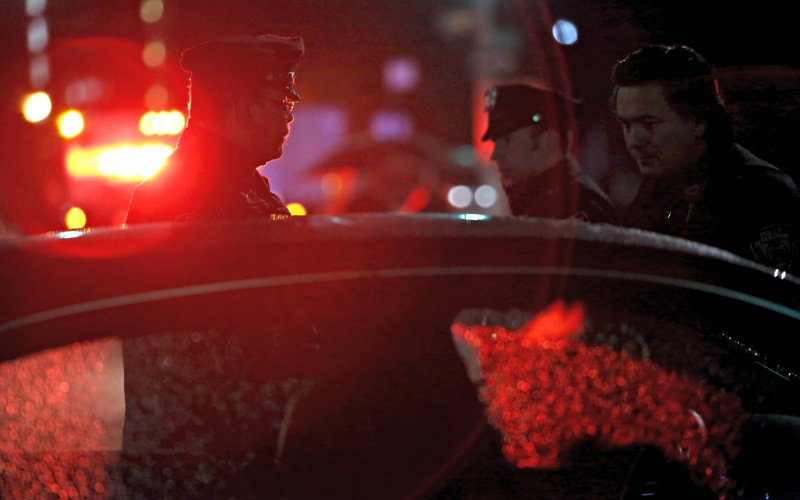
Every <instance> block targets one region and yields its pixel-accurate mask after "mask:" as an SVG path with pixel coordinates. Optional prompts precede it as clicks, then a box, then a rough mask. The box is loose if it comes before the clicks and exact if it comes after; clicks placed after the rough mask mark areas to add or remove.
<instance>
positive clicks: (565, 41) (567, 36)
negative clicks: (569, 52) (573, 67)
mask: <svg viewBox="0 0 800 500" xmlns="http://www.w3.org/2000/svg"><path fill="white" fill-rule="evenodd" d="M553 38H555V39H556V41H557V42H558V43H560V44H561V45H574V44H575V43H577V41H578V27H577V26H575V23H573V22H572V21H569V20H567V19H559V20H557V21H556V22H555V23H554V24H553Z"/></svg>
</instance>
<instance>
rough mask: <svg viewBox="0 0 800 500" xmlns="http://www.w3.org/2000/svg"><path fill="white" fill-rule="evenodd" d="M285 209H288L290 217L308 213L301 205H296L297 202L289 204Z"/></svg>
mask: <svg viewBox="0 0 800 500" xmlns="http://www.w3.org/2000/svg"><path fill="white" fill-rule="evenodd" d="M286 208H288V209H289V213H290V214H292V215H307V214H308V211H307V210H306V207H304V206H303V204H302V203H297V202H294V203H289V204H287V205H286Z"/></svg>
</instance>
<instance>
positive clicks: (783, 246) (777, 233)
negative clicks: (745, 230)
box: [750, 224, 798, 270]
mask: <svg viewBox="0 0 800 500" xmlns="http://www.w3.org/2000/svg"><path fill="white" fill-rule="evenodd" d="M792 229H793V228H792V226H790V225H789V224H777V225H774V226H768V227H765V228H763V229H761V230H759V231H758V232H757V233H756V235H755V239H754V240H752V241H751V242H750V250H751V251H752V252H753V255H754V256H755V258H756V261H757V262H759V263H761V264H764V265H767V266H770V267H776V268H778V269H784V270H785V269H791V267H792V264H793V263H794V261H795V260H796V257H797V254H798V248H797V246H798V242H797V235H796V234H795V232H794V231H793V230H792Z"/></svg>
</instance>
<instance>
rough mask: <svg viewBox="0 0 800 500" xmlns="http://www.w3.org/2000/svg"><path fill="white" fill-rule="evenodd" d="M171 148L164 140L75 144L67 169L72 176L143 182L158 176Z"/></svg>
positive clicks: (67, 162) (70, 149)
mask: <svg viewBox="0 0 800 500" xmlns="http://www.w3.org/2000/svg"><path fill="white" fill-rule="evenodd" d="M172 151H173V148H172V147H170V146H167V145H165V144H162V143H143V144H115V145H108V146H100V147H94V148H81V147H78V146H74V147H71V148H69V149H68V150H67V157H66V164H67V172H68V173H69V174H70V175H71V176H73V177H105V178H107V179H109V180H114V181H120V182H140V181H143V180H145V179H149V178H151V177H153V176H155V175H157V174H158V173H159V172H160V171H161V169H163V168H164V166H165V165H166V163H167V158H168V157H169V156H170V155H171V154H172Z"/></svg>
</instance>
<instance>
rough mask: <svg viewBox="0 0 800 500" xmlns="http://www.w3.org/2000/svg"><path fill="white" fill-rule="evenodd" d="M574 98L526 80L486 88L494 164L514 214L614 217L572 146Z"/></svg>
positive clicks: (597, 219)
mask: <svg viewBox="0 0 800 500" xmlns="http://www.w3.org/2000/svg"><path fill="white" fill-rule="evenodd" d="M575 105H577V103H576V102H574V101H572V100H569V99H567V98H565V97H564V96H562V95H561V94H558V93H556V92H553V91H550V90H546V89H541V88H536V87H532V86H530V85H523V84H515V85H496V86H494V87H492V88H491V89H489V91H488V92H487V93H486V112H487V113H488V115H489V126H488V128H487V130H486V133H485V134H484V135H483V137H482V140H484V141H487V140H491V141H493V142H494V151H493V153H492V160H493V161H494V162H495V163H496V164H497V167H498V169H499V171H500V175H501V178H502V182H503V187H504V188H505V191H506V194H507V196H508V199H509V204H510V206H511V211H512V213H513V215H526V216H530V217H546V218H554V219H568V218H576V219H581V220H585V221H589V222H608V223H615V222H616V212H615V209H614V206H613V204H612V202H611V200H610V199H609V197H608V196H607V195H606V194H605V193H604V192H603V191H602V189H601V188H600V187H599V186H598V185H597V183H596V182H595V181H594V180H593V179H592V178H591V177H589V175H587V174H586V173H585V172H583V171H582V170H581V169H580V168H579V166H578V164H577V162H576V161H575V159H574V157H573V155H572V154H571V150H572V147H573V134H572V130H571V128H570V125H569V116H570V112H571V110H572V109H574V106H575Z"/></svg>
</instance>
